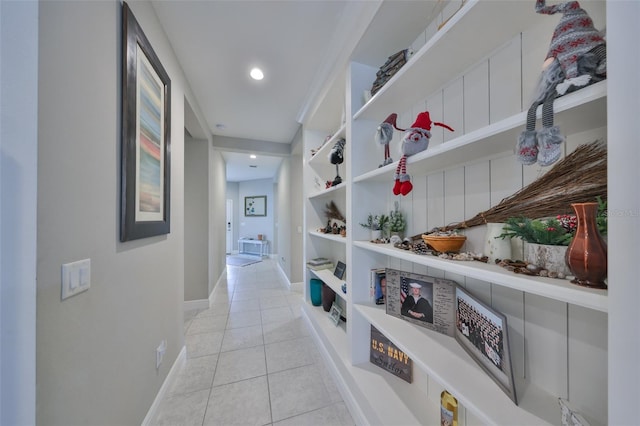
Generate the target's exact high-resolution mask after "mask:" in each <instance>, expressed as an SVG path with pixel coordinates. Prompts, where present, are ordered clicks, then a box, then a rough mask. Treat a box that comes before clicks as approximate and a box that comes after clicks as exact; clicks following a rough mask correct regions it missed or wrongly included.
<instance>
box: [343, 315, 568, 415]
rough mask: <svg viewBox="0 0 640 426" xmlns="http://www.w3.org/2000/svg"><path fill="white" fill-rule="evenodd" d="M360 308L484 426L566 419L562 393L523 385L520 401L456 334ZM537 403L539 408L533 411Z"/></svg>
mask: <svg viewBox="0 0 640 426" xmlns="http://www.w3.org/2000/svg"><path fill="white" fill-rule="evenodd" d="M354 308H355V309H356V310H357V311H358V312H359V313H360V314H362V315H363V316H364V317H365V318H366V319H367V321H369V322H370V323H371V324H373V325H374V326H375V327H376V328H377V329H378V330H380V332H382V334H384V335H385V336H393V342H394V344H395V345H396V346H398V348H399V349H400V350H402V351H403V352H405V353H406V354H407V355H409V357H410V358H411V359H412V360H413V363H414V368H415V366H416V364H417V365H418V366H419V367H420V368H422V369H424V370H425V371H426V372H427V373H428V374H429V375H430V376H432V377H433V378H434V379H436V381H438V382H439V383H440V384H441V385H443V386H444V387H445V388H446V389H447V390H449V392H451V393H452V394H454V395H455V396H456V398H457V399H458V401H459V402H460V403H462V405H464V407H465V408H466V409H467V410H471V412H472V413H473V414H474V415H475V416H476V417H478V418H479V419H480V420H481V421H482V422H483V423H484V424H499V425H540V424H555V423H557V420H558V419H559V418H560V408H559V407H558V404H557V399H556V397H553V396H551V395H548V394H545V393H543V392H542V391H540V390H538V389H535V388H533V387H531V386H529V387H527V388H526V389H520V388H518V391H520V392H518V400H519V405H518V406H517V405H515V404H514V403H513V401H511V399H510V398H509V397H508V396H507V395H506V394H505V393H504V392H503V391H502V389H500V387H499V386H498V385H497V384H496V383H495V382H494V381H493V380H492V379H491V377H489V376H488V375H487V373H485V372H484V371H483V370H482V369H481V368H480V367H479V366H478V365H477V363H476V362H475V361H474V360H473V359H472V358H471V356H469V354H467V353H466V352H465V350H464V349H463V348H462V347H461V346H460V345H459V344H458V343H457V342H456V341H455V339H454V338H452V337H449V336H445V335H443V334H440V333H436V332H433V331H431V330H427V329H425V328H421V327H417V326H414V325H412V324H409V323H408V322H406V321H403V320H401V319H399V318H395V317H392V316H390V315H387V314H386V313H385V311H384V310H383V309H379V308H377V307H373V306H367V305H359V304H354ZM530 407H535V410H536V412H535V413H532V412H530V411H529V409H530Z"/></svg>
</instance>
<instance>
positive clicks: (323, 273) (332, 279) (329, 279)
mask: <svg viewBox="0 0 640 426" xmlns="http://www.w3.org/2000/svg"><path fill="white" fill-rule="evenodd" d="M334 269H335V268H334ZM309 272H311V274H312V275H315V276H316V277H318V279H320V280H321V281H322V282H323V283H325V284H326V285H328V286H329V287H330V288H331V290H333V291H334V292H335V293H336V295H337V296H338V297H340V298H341V299H343V300H345V301H346V300H347V295H346V294H345V293H343V292H342V284H344V282H345V281H344V280H340V279H338V277H336V276H335V275H333V269H322V270H320V271H314V270H313V269H309ZM347 291H348V289H347Z"/></svg>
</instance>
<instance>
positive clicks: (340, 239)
mask: <svg viewBox="0 0 640 426" xmlns="http://www.w3.org/2000/svg"><path fill="white" fill-rule="evenodd" d="M309 235H311V236H312V237H315V238H322V239H325V240H330V241H336V242H338V243H341V244H346V243H347V239H346V237H342V236H340V234H323V233H322V232H317V231H309Z"/></svg>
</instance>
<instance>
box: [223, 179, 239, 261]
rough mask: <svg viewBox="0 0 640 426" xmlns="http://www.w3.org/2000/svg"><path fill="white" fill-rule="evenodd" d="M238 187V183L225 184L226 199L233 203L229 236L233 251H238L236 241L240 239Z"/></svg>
mask: <svg viewBox="0 0 640 426" xmlns="http://www.w3.org/2000/svg"><path fill="white" fill-rule="evenodd" d="M239 189H240V185H239V184H238V182H227V184H226V197H227V199H230V200H232V201H233V235H232V236H231V238H232V241H233V246H232V247H233V250H234V251H236V252H237V251H238V239H239V238H240V213H241V210H240V207H241V206H240V197H239V195H238V191H239Z"/></svg>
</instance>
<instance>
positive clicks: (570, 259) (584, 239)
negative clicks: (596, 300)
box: [565, 203, 607, 288]
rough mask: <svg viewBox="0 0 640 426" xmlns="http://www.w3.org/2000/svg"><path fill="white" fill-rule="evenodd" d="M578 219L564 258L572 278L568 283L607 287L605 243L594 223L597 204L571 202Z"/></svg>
mask: <svg viewBox="0 0 640 426" xmlns="http://www.w3.org/2000/svg"><path fill="white" fill-rule="evenodd" d="M571 207H573V210H574V211H575V213H576V217H577V219H578V227H577V229H576V235H575V236H574V237H573V240H572V241H571V244H569V247H568V248H567V254H566V255H565V260H566V262H567V265H568V266H569V269H570V270H571V273H572V274H573V275H574V276H575V279H574V280H572V281H571V282H572V283H574V284H578V285H582V286H585V287H591V288H607V285H606V283H605V282H604V280H605V278H607V245H606V243H605V242H604V240H603V239H602V236H601V235H600V232H599V231H598V226H597V223H596V215H597V213H598V203H575V204H571Z"/></svg>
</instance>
